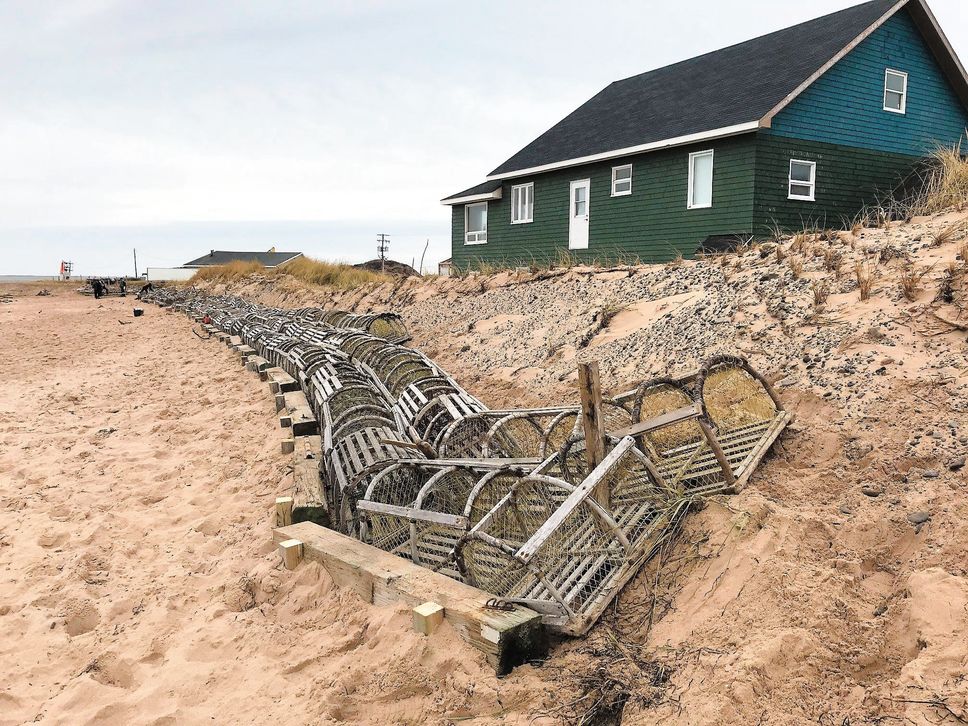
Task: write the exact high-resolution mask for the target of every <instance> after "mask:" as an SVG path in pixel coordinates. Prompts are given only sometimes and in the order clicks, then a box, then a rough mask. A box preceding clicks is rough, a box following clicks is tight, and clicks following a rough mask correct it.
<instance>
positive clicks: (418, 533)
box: [356, 460, 530, 579]
mask: <svg viewBox="0 0 968 726" xmlns="http://www.w3.org/2000/svg"><path fill="white" fill-rule="evenodd" d="M529 468H530V467H528V466H525V465H520V464H507V463H505V462H498V461H494V462H485V461H480V460H428V461H408V462H399V463H397V464H393V465H391V466H388V467H386V468H385V469H383V470H382V471H380V472H379V473H378V474H377V475H376V476H374V477H373V478H372V479H371V480H370V484H369V486H368V487H367V490H366V493H365V495H364V497H363V498H362V499H360V500H359V501H357V502H356V508H357V511H358V512H360V514H361V527H360V533H361V538H362V539H363V540H364V541H366V542H369V543H370V544H372V545H374V546H376V547H379V548H380V549H384V550H386V551H388V552H392V553H394V554H398V555H400V556H401V557H405V558H407V559H409V560H412V561H413V562H415V563H416V564H418V565H421V566H424V567H428V568H430V569H432V570H435V571H439V572H443V573H444V574H446V575H448V576H450V577H454V578H456V579H461V575H460V573H459V572H458V570H457V567H456V564H455V559H454V547H455V546H456V544H457V541H458V540H459V539H460V537H462V536H463V535H465V534H466V533H467V532H468V531H469V530H470V528H471V527H473V526H474V525H475V524H476V523H477V522H478V521H479V520H480V518H481V517H483V516H484V515H485V514H486V513H487V512H488V511H490V509H491V508H492V507H493V505H494V504H495V503H496V502H497V501H499V500H500V499H501V498H502V497H503V496H504V495H505V494H506V493H507V492H508V491H509V490H510V489H511V487H512V486H513V485H514V483H515V482H517V481H518V480H520V479H521V478H522V477H524V476H526V475H527V472H528V469H529Z"/></svg>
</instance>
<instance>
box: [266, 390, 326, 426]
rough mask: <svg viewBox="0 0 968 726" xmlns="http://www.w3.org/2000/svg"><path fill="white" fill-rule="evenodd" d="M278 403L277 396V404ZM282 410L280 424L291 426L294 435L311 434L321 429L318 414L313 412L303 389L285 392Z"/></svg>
mask: <svg viewBox="0 0 968 726" xmlns="http://www.w3.org/2000/svg"><path fill="white" fill-rule="evenodd" d="M278 405H279V400H278V397H277V398H276V406H278ZM281 412H282V413H281V415H280V416H279V425H280V426H282V427H283V428H286V429H289V428H291V429H292V435H293V436H310V435H312V434H315V433H317V432H318V431H319V423H318V422H317V421H316V414H314V413H313V409H312V407H311V406H310V405H309V399H307V398H306V394H305V393H303V392H302V391H290V392H289V393H283V394H282V409H281Z"/></svg>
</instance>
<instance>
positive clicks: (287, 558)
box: [279, 539, 303, 570]
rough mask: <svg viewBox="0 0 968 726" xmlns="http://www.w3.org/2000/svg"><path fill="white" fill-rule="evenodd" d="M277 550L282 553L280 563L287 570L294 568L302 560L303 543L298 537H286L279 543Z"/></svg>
mask: <svg viewBox="0 0 968 726" xmlns="http://www.w3.org/2000/svg"><path fill="white" fill-rule="evenodd" d="M279 552H280V553H281V554H282V564H283V565H285V567H286V569H287V570H295V569H296V567H297V566H298V565H299V563H300V562H302V558H303V543H302V542H301V541H300V540H298V539H287V540H285V541H284V542H280V543H279Z"/></svg>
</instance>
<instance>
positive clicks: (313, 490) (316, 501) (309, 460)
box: [292, 436, 330, 526]
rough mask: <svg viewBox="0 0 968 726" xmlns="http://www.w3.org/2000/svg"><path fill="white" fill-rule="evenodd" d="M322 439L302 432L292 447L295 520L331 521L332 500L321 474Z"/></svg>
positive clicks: (321, 522)
mask: <svg viewBox="0 0 968 726" xmlns="http://www.w3.org/2000/svg"><path fill="white" fill-rule="evenodd" d="M322 450H323V449H322V442H321V440H320V438H319V437H318V436H299V437H297V438H296V442H295V450H294V451H293V471H292V479H293V492H292V500H293V505H292V522H293V523H296V522H315V523H316V524H321V525H323V526H326V525H327V524H329V521H330V518H329V503H328V502H327V500H326V496H325V495H324V493H323V484H322V481H321V479H320V476H319V464H320V462H321V461H322Z"/></svg>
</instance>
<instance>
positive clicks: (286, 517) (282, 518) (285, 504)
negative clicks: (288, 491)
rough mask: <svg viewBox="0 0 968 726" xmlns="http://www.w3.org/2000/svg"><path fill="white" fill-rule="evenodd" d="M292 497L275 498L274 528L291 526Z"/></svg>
mask: <svg viewBox="0 0 968 726" xmlns="http://www.w3.org/2000/svg"><path fill="white" fill-rule="evenodd" d="M292 503H293V500H292V497H276V525H275V526H276V527H288V526H289V525H290V524H292Z"/></svg>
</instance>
